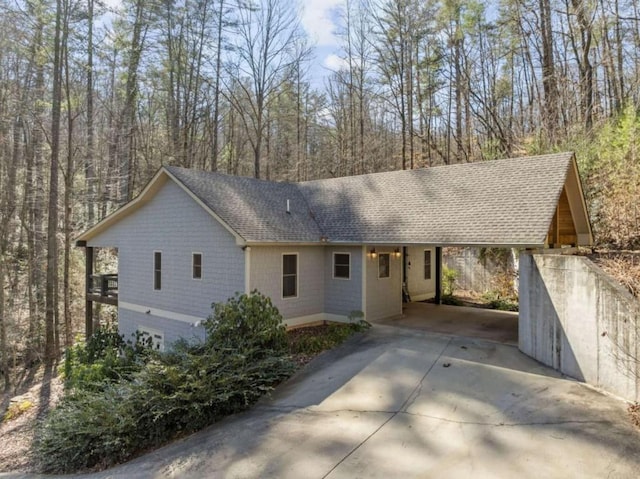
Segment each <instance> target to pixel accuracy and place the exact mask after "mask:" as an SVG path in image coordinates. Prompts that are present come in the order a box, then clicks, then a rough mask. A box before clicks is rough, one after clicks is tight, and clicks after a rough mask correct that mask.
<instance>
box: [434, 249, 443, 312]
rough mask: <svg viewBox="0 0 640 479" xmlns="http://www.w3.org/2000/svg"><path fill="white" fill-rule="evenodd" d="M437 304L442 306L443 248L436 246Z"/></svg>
mask: <svg viewBox="0 0 640 479" xmlns="http://www.w3.org/2000/svg"><path fill="white" fill-rule="evenodd" d="M435 303H436V304H442V247H441V246H436V297H435Z"/></svg>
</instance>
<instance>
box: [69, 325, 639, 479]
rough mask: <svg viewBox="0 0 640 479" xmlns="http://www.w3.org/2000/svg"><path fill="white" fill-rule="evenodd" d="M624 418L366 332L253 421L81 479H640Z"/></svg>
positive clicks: (474, 344)
mask: <svg viewBox="0 0 640 479" xmlns="http://www.w3.org/2000/svg"><path fill="white" fill-rule="evenodd" d="M639 470H640V434H638V432H637V431H636V430H635V429H633V427H632V426H631V425H630V424H629V421H628V419H627V417H626V412H625V404H624V403H623V402H621V401H619V400H617V399H615V398H612V397H610V396H606V395H604V394H601V393H599V392H598V391H595V390H594V389H592V388H590V387H588V386H585V385H584V384H581V383H578V382H576V381H572V380H567V379H564V378H562V377H561V376H560V375H559V374H558V373H556V372H555V371H553V370H551V369H549V368H546V367H545V366H542V365H541V364H539V363H537V362H536V361H534V360H532V359H530V358H528V357H526V356H524V355H523V354H521V353H520V352H519V351H518V350H517V348H515V347H513V346H510V345H504V344H499V343H497V342H490V341H483V340H480V339H469V338H461V337H452V336H445V335H439V334H434V333H427V332H424V331H419V330H411V329H407V328H397V327H393V326H388V325H375V326H374V327H373V328H372V329H370V330H369V331H367V332H365V333H362V334H359V335H357V336H355V337H353V338H351V339H350V340H348V341H347V342H346V343H344V344H343V345H342V346H341V347H339V348H337V349H335V350H333V351H329V352H327V353H325V354H322V355H320V356H319V357H317V358H316V359H315V360H314V361H312V362H311V363H310V364H309V365H308V366H307V367H306V368H305V369H304V370H302V371H301V372H299V373H298V374H297V375H295V376H294V377H293V378H292V379H291V380H289V381H288V382H287V383H285V384H283V385H281V386H280V387H279V388H277V389H276V391H275V392H274V393H273V395H272V396H271V397H270V398H268V399H265V400H263V401H261V402H260V403H258V405H257V406H256V407H254V408H253V409H252V410H250V411H247V412H245V413H243V414H238V415H236V416H233V417H229V418H227V419H225V420H223V421H221V422H219V423H217V424H215V425H213V426H211V427H209V428H207V429H205V430H203V431H201V432H199V433H196V434H194V435H192V436H190V437H188V438H185V439H184V440H181V441H178V442H176V443H174V444H171V445H169V446H166V447H164V448H162V449H159V450H157V451H155V452H152V453H150V454H147V455H145V456H142V457H140V458H138V459H135V460H133V461H131V462H129V463H127V464H124V465H122V466H119V467H116V468H113V469H111V470H109V471H105V472H103V473H99V474H94V475H88V476H80V477H94V478H106V477H163V478H164V477H202V478H218V477H220V478H227V477H228V478H300V477H304V478H325V477H327V478H342V477H344V478H354V477H367V478H370V477H373V478H375V477H380V478H388V477H403V478H404V477H407V478H411V477H420V478H429V477H434V478H440V477H464V476H471V475H473V477H521V478H529V477H531V478H534V477H535V478H538V477H562V478H572V477H576V478H578V477H579V478H584V477H594V478H595V477H598V478H599V477H616V478H634V479H635V478H637V477H638V471H639Z"/></svg>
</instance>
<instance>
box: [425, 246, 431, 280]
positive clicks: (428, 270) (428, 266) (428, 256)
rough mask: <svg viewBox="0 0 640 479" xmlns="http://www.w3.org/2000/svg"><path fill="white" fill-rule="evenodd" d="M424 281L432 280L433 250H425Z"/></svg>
mask: <svg viewBox="0 0 640 479" xmlns="http://www.w3.org/2000/svg"><path fill="white" fill-rule="evenodd" d="M424 279H431V250H430V249H426V250H424Z"/></svg>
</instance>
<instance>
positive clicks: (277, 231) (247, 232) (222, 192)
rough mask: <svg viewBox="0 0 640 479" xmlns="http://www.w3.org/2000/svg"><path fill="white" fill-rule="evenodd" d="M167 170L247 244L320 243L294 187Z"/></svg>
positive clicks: (172, 169) (174, 169) (178, 169)
mask: <svg viewBox="0 0 640 479" xmlns="http://www.w3.org/2000/svg"><path fill="white" fill-rule="evenodd" d="M166 170H167V171H168V172H169V173H171V174H172V175H173V176H174V177H175V178H176V179H177V180H178V181H179V182H180V183H182V184H183V185H184V186H185V187H186V188H188V189H189V191H191V192H192V193H193V194H194V195H195V196H197V197H198V198H199V199H200V200H201V201H202V202H203V203H204V204H205V205H207V206H208V207H209V208H210V209H211V210H212V211H214V212H215V213H216V215H217V216H218V217H219V218H220V219H221V220H222V221H224V222H225V223H226V224H227V225H229V226H230V227H231V228H232V229H233V230H234V231H235V232H236V233H237V234H238V235H239V236H241V237H242V238H243V239H244V240H246V241H251V242H273V241H276V242H294V243H295V242H302V243H307V242H318V241H320V237H321V236H322V232H321V230H320V227H319V226H318V224H317V223H316V221H315V220H314V218H313V216H312V215H311V212H310V209H309V206H308V205H307V202H306V199H305V197H304V195H303V194H302V192H301V191H300V188H299V187H298V185H296V184H295V183H284V182H275V181H264V180H256V179H254V178H247V177H244V176H230V175H225V174H222V173H212V172H206V171H197V170H189V169H186V168H177V167H172V166H168V167H166ZM287 203H288V206H289V213H287Z"/></svg>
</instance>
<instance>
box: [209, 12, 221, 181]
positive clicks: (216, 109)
mask: <svg viewBox="0 0 640 479" xmlns="http://www.w3.org/2000/svg"><path fill="white" fill-rule="evenodd" d="M223 11H224V0H220V6H219V10H218V25H217V28H218V29H217V39H216V77H215V91H214V92H213V151H212V152H211V171H218V157H219V153H220V152H219V149H220V147H219V146H218V143H219V137H220V132H219V129H220V76H221V75H222V19H223V16H222V12H223Z"/></svg>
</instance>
